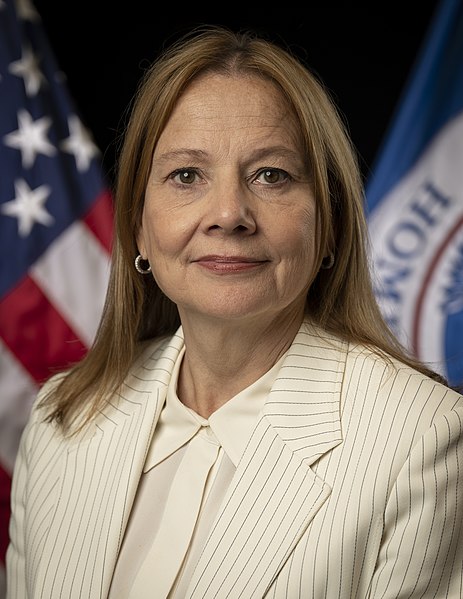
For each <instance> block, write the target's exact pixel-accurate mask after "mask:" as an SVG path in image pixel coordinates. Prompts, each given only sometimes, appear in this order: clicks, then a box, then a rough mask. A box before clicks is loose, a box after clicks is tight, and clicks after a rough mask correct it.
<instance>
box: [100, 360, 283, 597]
mask: <svg viewBox="0 0 463 599" xmlns="http://www.w3.org/2000/svg"><path fill="white" fill-rule="evenodd" d="M183 353H184V350H183V351H182V352H181V353H180V355H179V357H178V359H177V362H176V364H175V368H174V370H173V373H172V377H171V380H170V383H169V387H168V389H167V398H166V404H165V406H164V408H163V411H162V413H161V415H160V419H159V422H158V424H157V426H156V430H155V432H154V436H153V439H152V442H151V446H150V449H149V452H148V455H147V457H146V461H145V467H144V469H143V475H142V477H141V479H140V484H139V488H138V492H137V496H136V498H135V502H134V505H133V508H132V513H131V516H130V520H129V523H128V526H127V529H126V531H125V537H124V540H123V543H122V548H121V552H120V555H119V558H118V562H117V565H116V568H115V571H114V575H113V581H112V585H111V590H110V593H109V599H144V598H145V597H146V598H148V597H149V598H150V599H152V597H153V596H154V597H156V599H164V598H169V599H183V597H185V594H186V589H187V588H188V584H189V581H190V580H191V577H192V574H193V571H194V568H195V565H196V563H197V561H198V559H199V556H200V554H201V551H202V549H203V547H204V545H205V542H206V539H207V536H208V533H209V531H210V530H211V528H212V525H213V522H214V518H215V516H216V513H217V510H218V508H219V506H220V504H221V503H222V501H223V499H224V497H225V494H226V492H227V489H228V486H229V484H230V482H231V480H232V477H233V475H234V473H235V470H236V467H237V465H238V462H239V460H240V458H241V456H242V454H243V452H244V449H245V447H246V444H247V442H248V440H249V438H250V436H251V433H252V430H253V428H254V426H255V423H256V421H257V418H258V415H259V412H260V411H261V409H262V407H263V405H264V402H265V398H266V397H267V395H268V393H269V391H270V388H271V386H272V383H273V381H274V379H275V377H276V375H277V373H278V370H279V368H280V365H281V362H282V361H283V357H282V358H280V360H279V361H278V362H277V363H276V364H275V365H274V366H273V368H271V369H270V370H269V371H268V372H267V373H266V374H264V375H263V376H262V377H261V378H260V379H258V380H257V381H256V382H255V383H253V384H252V385H251V386H249V387H248V388H247V389H244V390H243V391H241V392H240V393H238V395H236V396H235V397H233V398H232V399H230V400H229V401H227V402H226V403H225V404H224V405H223V406H222V407H220V408H219V409H218V410H216V411H215V412H214V413H213V414H211V416H210V417H209V419H205V418H202V417H201V416H200V415H199V414H197V413H196V412H194V411H193V410H191V409H190V408H187V407H186V406H184V405H183V404H182V403H181V401H180V400H179V399H178V397H177V393H176V390H177V380H178V373H179V369H180V364H181V361H182V358H183Z"/></svg>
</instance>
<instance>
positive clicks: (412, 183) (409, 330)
mask: <svg viewBox="0 0 463 599" xmlns="http://www.w3.org/2000/svg"><path fill="white" fill-rule="evenodd" d="M366 200H367V217H368V223H369V230H370V239H371V258H372V269H373V275H374V280H375V292H376V295H377V297H378V300H379V303H380V306H381V309H382V311H383V313H384V314H385V316H386V318H387V320H388V322H389V324H390V326H391V328H392V330H394V332H395V333H396V334H397V336H398V337H399V339H400V340H401V341H402V342H403V343H404V345H406V346H407V347H408V348H409V349H410V350H411V351H412V353H413V354H414V355H415V356H417V357H418V358H420V359H421V360H423V361H425V362H427V363H428V364H429V366H431V367H432V368H434V369H435V370H437V371H438V372H440V373H441V374H443V375H444V376H446V377H447V379H448V380H449V382H450V383H451V384H453V385H460V384H463V2H462V1H461V0H441V3H440V4H439V5H438V7H437V10H436V13H435V15H434V18H433V21H432V23H431V27H430V29H429V31H428V33H427V36H426V37H425V40H424V43H423V46H422V48H421V51H420V53H419V55H418V58H417V61H416V63H415V66H414V68H413V69H412V72H411V75H410V78H409V80H408V83H407V85H406V86H405V89H404V92H403V95H402V98H401V100H400V101H399V103H398V108H397V110H396V114H395V115H394V117H393V119H392V123H391V126H390V129H389V132H388V133H387V135H386V138H385V142H384V144H383V146H382V148H380V151H379V153H378V158H377V160H376V164H375V165H373V170H372V175H371V177H370V179H369V180H368V181H367V185H366Z"/></svg>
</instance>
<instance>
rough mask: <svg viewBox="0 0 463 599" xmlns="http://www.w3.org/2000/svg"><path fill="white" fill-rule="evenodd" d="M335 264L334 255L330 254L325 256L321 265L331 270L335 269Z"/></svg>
mask: <svg viewBox="0 0 463 599" xmlns="http://www.w3.org/2000/svg"><path fill="white" fill-rule="evenodd" d="M333 264H334V254H330V255H329V256H325V257H324V258H323V260H322V263H321V268H325V269H329V268H333Z"/></svg>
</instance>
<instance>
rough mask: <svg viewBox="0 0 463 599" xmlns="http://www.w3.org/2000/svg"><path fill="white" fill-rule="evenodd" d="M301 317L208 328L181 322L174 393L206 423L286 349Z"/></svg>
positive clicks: (205, 323)
mask: <svg viewBox="0 0 463 599" xmlns="http://www.w3.org/2000/svg"><path fill="white" fill-rule="evenodd" d="M302 318H303V315H298V316H295V315H293V316H292V317H290V318H281V317H280V318H279V319H278V322H276V321H273V322H271V321H269V322H268V323H264V325H262V324H261V326H260V327H258V326H256V325H255V326H252V325H253V323H250V322H248V323H245V324H241V325H240V324H237V323H234V322H231V323H220V326H218V325H217V323H210V322H209V321H202V320H201V319H195V320H194V321H193V325H192V323H191V321H190V320H189V319H188V318H186V319H182V325H183V333H184V337H185V355H184V357H183V361H182V365H181V368H180V374H179V381H178V388H177V393H178V396H179V398H180V400H181V401H182V403H184V404H185V405H186V406H188V407H189V408H191V409H193V410H194V411H195V412H197V413H198V414H200V415H201V416H203V417H204V418H208V417H209V416H210V415H211V414H212V413H213V412H215V410H217V409H218V408H220V407H221V406H222V405H223V404H224V403H226V402H227V401H228V400H229V399H231V398H232V397H234V396H235V395H236V394H237V393H239V392H240V391H242V390H243V389H245V388H246V387H248V386H249V385H251V384H252V383H254V382H255V381H256V380H257V379H259V378H260V377H261V376H262V375H263V374H265V373H266V372H268V370H270V368H272V366H273V365H274V364H275V363H276V362H277V361H278V360H279V359H280V358H281V356H282V355H283V354H284V353H285V352H286V350H287V349H288V347H289V346H290V345H291V343H292V341H293V339H294V337H295V335H296V333H297V331H298V330H299V327H300V325H301V322H302Z"/></svg>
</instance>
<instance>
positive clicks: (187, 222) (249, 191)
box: [137, 75, 317, 323]
mask: <svg viewBox="0 0 463 599" xmlns="http://www.w3.org/2000/svg"><path fill="white" fill-rule="evenodd" d="M137 243H138V248H139V251H140V253H141V254H142V256H143V257H144V258H147V259H148V260H149V262H150V264H151V267H152V272H153V275H154V277H155V279H156V281H157V283H158V285H159V287H160V288H161V289H162V291H163V292H164V293H165V295H167V296H168V297H169V298H170V299H171V300H172V301H173V302H175V303H176V304H177V306H178V309H179V313H180V316H181V319H182V322H184V323H185V322H186V320H185V319H189V318H191V317H193V318H197V317H198V315H201V317H206V318H211V319H215V320H216V319H222V320H226V321H234V322H235V323H236V321H237V319H239V320H240V322H246V321H249V322H255V319H256V318H257V319H262V322H264V321H265V319H268V318H269V317H270V318H272V319H273V318H275V317H276V316H278V315H281V314H283V312H285V313H286V314H288V312H289V314H291V312H293V311H294V314H297V315H301V314H302V311H303V307H304V303H305V296H306V293H307V290H308V287H309V285H310V283H311V281H312V279H313V276H314V273H313V271H314V257H315V249H316V245H317V244H316V240H315V201H314V197H313V193H312V189H311V185H310V182H309V180H308V176H307V164H306V162H305V157H304V155H303V152H302V148H301V143H300V141H299V136H298V128H297V124H296V121H295V119H294V117H293V116H292V114H291V113H290V112H289V111H288V110H287V106H286V105H285V103H284V100H283V96H282V95H281V92H279V91H278V90H277V88H276V87H274V86H273V84H271V83H269V82H265V81H262V80H260V79H258V78H247V77H225V76H222V75H207V76H204V77H202V78H201V79H198V80H196V81H195V82H193V83H192V84H191V85H190V87H189V88H188V89H187V91H186V92H185V93H184V95H183V96H182V97H181V99H180V101H179V102H178V104H177V106H176V108H175V110H174V112H173V114H172V116H171V118H170V120H169V121H168V123H167V126H166V128H165V129H164V131H163V133H162V135H161V137H160V139H159V142H158V144H157V146H156V150H155V152H154V156H153V162H152V167H151V171H150V175H149V181H148V185H147V188H146V194H145V204H144V209H143V215H142V223H141V228H140V231H139V233H138V236H137Z"/></svg>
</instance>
